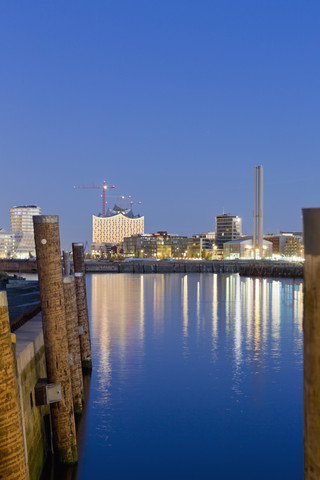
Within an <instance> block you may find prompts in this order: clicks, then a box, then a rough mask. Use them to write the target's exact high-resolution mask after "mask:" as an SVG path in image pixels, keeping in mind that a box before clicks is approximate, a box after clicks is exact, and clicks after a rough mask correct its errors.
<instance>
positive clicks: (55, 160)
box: [0, 0, 320, 248]
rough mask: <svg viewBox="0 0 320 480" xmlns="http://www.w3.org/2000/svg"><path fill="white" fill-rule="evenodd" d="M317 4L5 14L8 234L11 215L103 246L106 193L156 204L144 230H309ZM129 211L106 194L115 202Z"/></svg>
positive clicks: (1, 54) (40, 8)
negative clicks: (27, 212) (52, 222)
mask: <svg viewBox="0 0 320 480" xmlns="http://www.w3.org/2000/svg"><path fill="white" fill-rule="evenodd" d="M319 24H320V3H319V2H318V1H309V2H302V1H295V0H291V1H290V2H289V1H288V0H286V1H281V0H276V1H273V0H267V1H263V0H261V1H256V0H255V1H246V0H242V1H239V0H234V1H227V0H226V1H219V2H218V1H215V0H210V1H209V0H199V1H197V2H196V1H188V0H170V1H167V0H161V1H160V0H159V1H158V0H144V1H139V0H131V1H129V0H128V1H121V0H119V1H112V2H111V1H107V0H104V1H100V0H95V1H81V0H79V1H66V0H64V1H49V0H48V1H43V0H42V1H18V0H14V1H12V0H2V1H1V3H0V42H1V48H0V68H1V72H0V73H1V74H0V112H1V115H0V158H1V177H0V179H1V180H0V188H1V202H0V228H1V227H2V228H5V229H7V230H10V222H9V208H10V207H11V206H14V205H21V204H37V205H39V206H40V207H41V208H42V213H43V214H48V215H51V214H57V215H59V216H60V229H61V240H62V247H63V248H70V247H71V242H72V241H83V242H85V241H86V240H88V242H89V243H90V242H91V228H92V214H93V213H96V214H97V213H99V212H100V211H101V199H100V196H99V195H100V193H99V191H97V190H74V189H73V186H74V185H82V184H84V185H91V184H92V183H94V184H96V185H101V184H102V182H103V180H106V181H107V183H109V184H115V185H116V187H117V188H116V190H113V191H112V192H111V193H112V195H132V197H133V200H134V201H135V202H138V201H141V202H142V204H141V205H140V206H139V207H137V208H134V211H135V213H140V214H142V215H144V216H145V232H147V233H152V232H156V231H157V230H168V231H169V232H170V233H180V234H186V235H191V234H193V233H200V232H205V231H213V230H214V217H215V215H217V214H220V213H222V209H223V208H224V211H225V212H226V213H232V214H236V215H239V216H241V217H242V219H243V232H244V233H248V234H251V233H252V208H253V206H252V203H253V186H252V184H253V166H254V165H260V164H262V165H263V166H264V205H265V209H264V232H265V233H268V232H279V231H280V230H301V228H302V227H301V208H303V207H319V206H320V201H319V196H320V189H319V179H320V162H319V152H320V135H319V123H320V122H319V120H320V88H319V77H320V75H319V73H320V54H319V53H320V28H319ZM116 201H117V200H116V199H114V198H110V199H108V206H112V205H113V204H114V203H115V202H116Z"/></svg>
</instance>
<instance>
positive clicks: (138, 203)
mask: <svg viewBox="0 0 320 480" xmlns="http://www.w3.org/2000/svg"><path fill="white" fill-rule="evenodd" d="M141 203H142V202H133V201H132V200H131V202H129V205H130V209H131V218H132V217H133V215H132V205H141Z"/></svg>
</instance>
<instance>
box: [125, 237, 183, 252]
mask: <svg viewBox="0 0 320 480" xmlns="http://www.w3.org/2000/svg"><path fill="white" fill-rule="evenodd" d="M186 250H187V237H185V236H180V235H170V234H169V233H168V232H163V231H162V232H157V233H153V234H144V235H132V236H131V237H126V238H125V239H124V241H123V253H124V255H127V256H133V257H134V256H138V257H148V258H152V257H156V258H171V257H172V258H181V257H183V256H184V254H185V253H186Z"/></svg>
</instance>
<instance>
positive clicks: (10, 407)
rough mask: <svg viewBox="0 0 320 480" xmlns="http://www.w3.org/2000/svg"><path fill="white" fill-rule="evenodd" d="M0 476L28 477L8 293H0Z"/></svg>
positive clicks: (19, 479) (10, 479) (12, 479)
mask: <svg viewBox="0 0 320 480" xmlns="http://www.w3.org/2000/svg"><path fill="white" fill-rule="evenodd" d="M0 352H1V354H0V478H3V479H6V480H26V479H27V478H28V473H27V466H26V459H25V451H24V444H23V434H22V423H21V412H20V403H19V394H18V383H17V378H16V369H15V358H14V356H13V349H12V346H11V334H10V324H9V313H8V303H7V293H6V292H0Z"/></svg>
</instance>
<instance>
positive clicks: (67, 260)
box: [62, 250, 71, 275]
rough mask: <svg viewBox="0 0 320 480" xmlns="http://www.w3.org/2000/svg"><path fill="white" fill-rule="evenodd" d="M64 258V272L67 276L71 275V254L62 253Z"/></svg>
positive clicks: (64, 251)
mask: <svg viewBox="0 0 320 480" xmlns="http://www.w3.org/2000/svg"><path fill="white" fill-rule="evenodd" d="M62 257H63V272H64V274H65V275H70V272H71V268H70V253H69V252H67V251H66V250H63V252H62Z"/></svg>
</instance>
